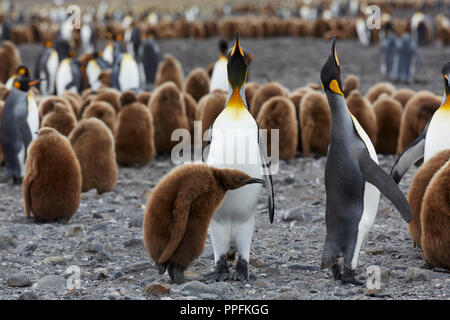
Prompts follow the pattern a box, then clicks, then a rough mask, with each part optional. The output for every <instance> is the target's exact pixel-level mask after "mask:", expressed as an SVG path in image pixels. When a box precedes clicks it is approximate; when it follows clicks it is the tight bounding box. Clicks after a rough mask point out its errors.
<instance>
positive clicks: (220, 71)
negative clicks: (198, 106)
mask: <svg viewBox="0 0 450 320" xmlns="http://www.w3.org/2000/svg"><path fill="white" fill-rule="evenodd" d="M216 89H220V90H223V91H225V92H227V91H228V76H227V61H226V60H225V61H222V60H219V61H217V62H216V64H215V65H214V69H213V72H212V74H211V82H210V85H209V92H213V91H214V90H216Z"/></svg>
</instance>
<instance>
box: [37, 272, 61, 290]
mask: <svg viewBox="0 0 450 320" xmlns="http://www.w3.org/2000/svg"><path fill="white" fill-rule="evenodd" d="M33 287H34V288H37V289H46V290H61V289H64V288H65V287H66V281H65V280H64V278H62V277H60V276H58V275H48V276H45V277H43V278H41V279H39V281H38V282H36V283H35V284H34V285H33Z"/></svg>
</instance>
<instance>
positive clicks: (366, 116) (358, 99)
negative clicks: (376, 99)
mask: <svg viewBox="0 0 450 320" xmlns="http://www.w3.org/2000/svg"><path fill="white" fill-rule="evenodd" d="M346 102H347V107H348V109H349V110H350V112H351V113H352V114H353V115H354V116H355V118H356V119H357V120H358V122H359V124H360V125H361V127H362V128H363V129H364V131H365V132H366V133H367V135H368V136H369V138H370V140H371V141H372V143H373V145H375V144H376V142H377V133H378V127H377V117H376V115H375V112H374V111H373V109H372V106H371V105H370V102H369V100H367V98H365V97H363V96H362V95H361V93H360V92H359V91H358V90H353V91H351V93H350V95H349V96H348V97H347V100H346Z"/></svg>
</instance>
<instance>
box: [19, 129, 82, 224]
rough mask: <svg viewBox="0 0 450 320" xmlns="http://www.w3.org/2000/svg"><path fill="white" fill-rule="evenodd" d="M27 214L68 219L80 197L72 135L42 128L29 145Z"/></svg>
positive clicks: (25, 183) (24, 186)
mask: <svg viewBox="0 0 450 320" xmlns="http://www.w3.org/2000/svg"><path fill="white" fill-rule="evenodd" d="M22 192H23V199H24V203H25V214H26V216H27V217H29V216H30V214H32V215H33V216H34V218H35V219H36V220H42V221H53V220H58V219H67V220H69V219H70V218H71V217H72V216H73V214H74V213H75V212H76V211H77V210H78V207H79V205H80V200H81V169H80V164H79V162H78V160H77V157H76V155H75V152H74V151H73V149H72V146H71V145H70V142H69V139H68V138H67V137H65V136H63V135H61V134H60V133H58V131H56V130H55V129H53V128H42V129H40V130H39V135H38V137H37V139H36V140H34V141H33V142H32V143H31V144H30V146H29V148H28V156H27V161H26V170H25V177H24V179H23V183H22Z"/></svg>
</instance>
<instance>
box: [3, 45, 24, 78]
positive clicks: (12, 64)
mask: <svg viewBox="0 0 450 320" xmlns="http://www.w3.org/2000/svg"><path fill="white" fill-rule="evenodd" d="M1 46H2V48H1V49H0V61H1V62H2V63H1V64H0V81H1V82H3V83H6V81H8V79H9V77H11V76H12V75H13V74H14V72H15V71H16V70H17V68H18V67H19V66H20V65H21V64H22V60H21V59H20V53H19V50H18V49H17V47H16V45H15V44H14V43H13V42H11V41H9V40H4V41H2V43H1Z"/></svg>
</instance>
